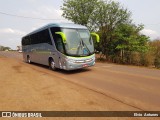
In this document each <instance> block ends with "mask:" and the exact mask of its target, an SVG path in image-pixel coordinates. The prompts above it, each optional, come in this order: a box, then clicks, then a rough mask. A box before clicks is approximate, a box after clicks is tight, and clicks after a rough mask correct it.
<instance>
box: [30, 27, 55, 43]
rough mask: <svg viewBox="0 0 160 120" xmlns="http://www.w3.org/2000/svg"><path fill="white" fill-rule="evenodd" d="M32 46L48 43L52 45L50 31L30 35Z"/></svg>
mask: <svg viewBox="0 0 160 120" xmlns="http://www.w3.org/2000/svg"><path fill="white" fill-rule="evenodd" d="M30 39H31V44H39V43H48V44H52V42H51V38H50V34H49V31H48V29H47V30H43V31H40V32H38V33H35V34H32V35H30Z"/></svg>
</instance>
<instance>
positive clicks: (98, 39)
mask: <svg viewBox="0 0 160 120" xmlns="http://www.w3.org/2000/svg"><path fill="white" fill-rule="evenodd" d="M91 35H92V36H95V37H96V41H97V43H99V41H100V38H99V35H98V34H96V33H91Z"/></svg>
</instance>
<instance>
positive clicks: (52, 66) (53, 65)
mask: <svg viewBox="0 0 160 120" xmlns="http://www.w3.org/2000/svg"><path fill="white" fill-rule="evenodd" d="M51 68H52V69H55V63H54V61H53V60H52V61H51Z"/></svg>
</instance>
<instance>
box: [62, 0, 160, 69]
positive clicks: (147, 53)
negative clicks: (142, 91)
mask: <svg viewBox="0 0 160 120" xmlns="http://www.w3.org/2000/svg"><path fill="white" fill-rule="evenodd" d="M61 9H62V10H63V14H62V16H63V17H65V18H67V19H68V20H71V21H72V22H74V23H77V24H81V25H85V26H87V27H88V28H89V29H90V31H94V32H97V33H98V34H99V35H100V39H101V41H100V43H99V44H97V43H96V44H95V48H96V51H100V53H101V54H100V60H101V59H102V58H103V59H106V60H107V61H110V62H114V63H121V64H133V65H142V66H153V65H155V66H156V67H157V68H160V41H158V40H156V41H153V42H151V41H150V40H149V37H147V36H145V35H142V34H140V31H141V30H143V29H144V26H143V25H135V24H134V23H133V22H132V19H131V12H130V11H129V10H128V9H126V8H124V7H123V6H122V5H121V4H120V3H119V2H115V1H113V0H107V1H103V0H64V4H63V6H62V7H61Z"/></svg>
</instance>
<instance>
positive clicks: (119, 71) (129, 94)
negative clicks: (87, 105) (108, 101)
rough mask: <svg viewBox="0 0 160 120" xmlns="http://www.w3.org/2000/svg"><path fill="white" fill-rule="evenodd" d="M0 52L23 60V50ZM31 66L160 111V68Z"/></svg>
mask: <svg viewBox="0 0 160 120" xmlns="http://www.w3.org/2000/svg"><path fill="white" fill-rule="evenodd" d="M0 55H3V56H6V57H9V58H14V59H17V60H20V61H22V56H21V53H16V52H0ZM30 67H31V68H33V69H36V70H37V71H43V70H44V69H45V72H47V73H49V74H50V75H52V76H56V77H59V78H61V79H64V80H67V81H69V82H72V83H75V84H78V85H79V86H83V87H85V88H88V89H90V90H92V91H95V92H97V93H100V94H103V95H105V96H108V97H110V98H112V99H114V100H116V101H119V102H121V103H123V104H126V105H128V106H131V107H134V108H137V109H139V110H146V111H147V110H149V111H150V110H154V111H160V70H156V69H148V68H143V67H133V66H123V65H115V64H108V63H96V65H95V66H94V67H91V68H87V69H83V70H76V71H69V72H68V71H62V70H58V71H53V72H51V71H50V70H48V67H46V66H42V65H37V64H32V65H30Z"/></svg>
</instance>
